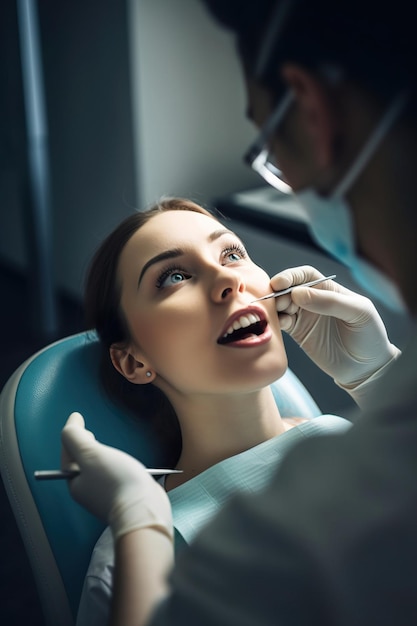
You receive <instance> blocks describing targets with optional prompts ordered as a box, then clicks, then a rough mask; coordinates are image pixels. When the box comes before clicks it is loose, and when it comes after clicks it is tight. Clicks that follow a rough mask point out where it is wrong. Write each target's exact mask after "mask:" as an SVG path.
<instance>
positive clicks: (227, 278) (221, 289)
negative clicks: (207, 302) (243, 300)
mask: <svg viewBox="0 0 417 626" xmlns="http://www.w3.org/2000/svg"><path fill="white" fill-rule="evenodd" d="M244 290H245V283H244V281H243V279H242V276H241V275H240V273H239V272H237V271H236V270H233V269H229V268H228V267H226V266H224V265H222V266H219V267H218V268H217V270H216V272H215V275H214V278H213V283H212V289H211V296H212V299H213V300H214V301H215V302H223V301H225V300H227V299H229V298H231V297H233V296H234V295H236V294H238V293H242V292H243V291H244Z"/></svg>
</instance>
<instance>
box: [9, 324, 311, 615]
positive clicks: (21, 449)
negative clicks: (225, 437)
mask: <svg viewBox="0 0 417 626" xmlns="http://www.w3.org/2000/svg"><path fill="white" fill-rule="evenodd" d="M272 388H273V392H274V396H275V399H276V402H277V404H278V406H279V408H280V411H281V415H283V416H291V415H292V416H294V415H297V416H302V417H308V418H311V417H315V416H317V415H319V414H320V409H319V408H318V406H317V405H316V403H315V402H314V400H313V399H312V398H311V396H310V394H309V393H308V391H307V390H306V389H305V387H304V386H303V385H302V384H301V382H300V381H299V380H298V378H297V377H296V376H295V375H294V374H293V373H292V372H291V371H290V370H288V371H287V373H286V374H285V376H283V377H282V378H281V379H280V380H279V381H277V382H276V383H274V384H273V385H272ZM73 411H79V412H80V413H82V414H83V415H84V417H85V419H86V424H87V427H88V428H89V429H91V430H92V431H93V432H94V433H95V434H96V437H97V439H99V440H100V441H102V442H103V443H108V444H111V445H113V446H116V447H118V448H121V449H122V450H125V451H126V452H128V453H130V454H132V455H133V456H135V457H136V458H138V459H140V460H141V461H142V462H143V463H144V464H145V465H147V466H149V467H152V466H153V467H158V465H159V466H161V463H162V462H163V461H162V458H161V452H160V450H159V448H158V444H157V442H156V441H155V440H154V438H153V435H152V432H151V431H150V429H149V428H148V427H147V426H146V424H145V423H144V422H143V421H140V420H135V419H134V418H132V417H131V416H130V415H128V414H125V413H124V412H123V410H121V409H120V407H117V406H115V405H114V404H113V403H112V402H111V401H110V400H109V399H108V397H106V394H104V393H103V391H102V389H101V384H100V379H99V344H98V341H97V338H96V336H95V335H94V333H91V332H86V333H80V334H78V335H73V336H70V337H67V338H64V339H61V340H59V341H57V342H55V343H53V344H51V345H49V346H47V347H46V348H44V349H43V350H41V351H40V352H38V353H37V354H35V355H34V356H33V357H31V358H30V359H28V360H27V361H26V362H25V363H24V364H23V365H21V367H20V368H19V369H18V370H16V372H15V373H14V374H13V375H12V376H11V378H10V379H9V381H8V382H7V383H6V385H5V387H4V389H3V390H2V393H1V396H0V469H1V474H2V478H3V481H4V484H5V487H6V491H7V493H8V497H9V500H10V503H11V506H12V509H13V511H14V514H15V517H16V521H17V524H18V527H19V529H20V533H21V535H22V539H23V541H24V544H25V548H26V551H27V554H28V557H29V559H30V563H31V566H32V569H33V573H34V578H35V581H36V584H37V589H38V593H39V597H40V600H41V604H42V607H43V611H44V615H45V626H73V625H74V623H75V617H76V613H77V608H78V603H79V598H80V593H81V589H82V585H83V580H84V576H85V572H86V570H87V567H88V564H89V560H90V555H91V552H92V549H93V547H94V544H95V542H96V541H97V539H98V537H99V536H100V534H101V532H102V530H103V524H102V523H100V522H99V521H98V520H97V519H95V518H94V517H93V516H92V515H90V514H89V513H87V512H86V511H85V510H84V509H82V508H81V507H80V506H78V505H77V504H76V503H75V502H74V501H73V500H72V499H71V497H70V495H69V493H68V489H67V486H66V484H65V482H64V481H36V480H35V479H34V477H33V473H34V471H35V470H38V469H53V468H59V466H60V432H61V429H62V427H63V425H64V423H65V421H66V419H67V417H68V415H69V414H70V413H71V412H73Z"/></svg>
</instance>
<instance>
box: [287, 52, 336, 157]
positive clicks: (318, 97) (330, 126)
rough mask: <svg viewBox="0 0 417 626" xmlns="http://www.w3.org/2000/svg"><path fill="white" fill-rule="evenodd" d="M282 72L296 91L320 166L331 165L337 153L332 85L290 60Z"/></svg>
mask: <svg viewBox="0 0 417 626" xmlns="http://www.w3.org/2000/svg"><path fill="white" fill-rule="evenodd" d="M281 73H282V77H283V79H284V80H285V82H286V83H287V85H288V86H289V88H290V89H291V91H292V92H293V93H294V95H295V100H296V103H297V106H298V108H299V111H300V114H301V117H302V120H303V122H304V128H305V129H306V132H307V133H308V134H309V136H310V141H311V145H312V146H313V147H314V152H315V158H316V162H317V164H318V165H319V167H329V166H330V165H331V164H332V160H333V157H334V154H333V150H334V145H335V134H336V131H337V124H336V111H335V108H334V103H333V101H332V98H331V97H330V93H329V90H328V88H327V87H326V85H325V83H323V81H322V80H320V78H318V77H317V76H316V75H315V74H313V73H312V72H310V71H308V70H307V69H305V68H304V67H302V66H300V65H296V64H292V63H287V64H285V65H284V66H283V68H282V70H281Z"/></svg>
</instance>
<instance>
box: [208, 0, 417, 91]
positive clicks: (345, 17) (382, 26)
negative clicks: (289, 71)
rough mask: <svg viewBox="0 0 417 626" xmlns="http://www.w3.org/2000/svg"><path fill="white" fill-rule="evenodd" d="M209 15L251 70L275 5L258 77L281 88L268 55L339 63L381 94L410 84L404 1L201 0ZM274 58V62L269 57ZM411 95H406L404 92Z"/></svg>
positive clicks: (414, 55)
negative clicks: (272, 32)
mask: <svg viewBox="0 0 417 626" xmlns="http://www.w3.org/2000/svg"><path fill="white" fill-rule="evenodd" d="M203 2H204V4H205V5H206V6H207V8H208V10H209V11H210V12H211V14H212V15H213V17H214V18H215V19H216V20H217V21H219V22H220V23H221V24H222V25H223V26H225V27H226V28H228V29H230V30H232V31H233V32H234V33H235V35H236V40H237V45H238V49H239V53H240V55H241V57H242V60H243V61H244V63H245V65H246V66H247V67H248V68H249V70H253V69H254V64H255V63H256V60H257V58H258V54H259V51H260V49H261V45H262V44H263V43H264V42H265V34H266V31H267V27H268V25H269V24H270V23H272V22H273V21H274V18H275V17H276V16H277V11H280V10H281V11H282V12H283V15H284V18H283V19H282V20H281V21H280V23H281V28H278V29H277V35H276V37H275V41H274V44H273V46H272V48H271V55H270V59H271V61H272V63H269V64H268V65H267V66H266V68H265V73H264V75H263V76H261V77H259V78H260V80H261V82H263V83H264V84H265V86H267V87H268V88H269V89H271V90H272V92H277V91H278V94H279V96H281V94H282V89H283V87H282V84H281V83H280V79H279V77H278V76H277V73H276V61H277V60H279V61H280V62H286V61H292V62H297V63H300V64H303V65H304V66H306V67H309V68H310V69H312V70H314V69H318V68H319V67H321V66H323V65H338V66H340V67H342V69H343V70H344V72H345V76H346V78H347V79H349V80H351V81H353V82H358V83H360V84H361V85H362V86H363V87H367V88H369V89H372V90H373V91H374V92H375V93H376V95H378V96H379V97H380V98H383V99H387V98H390V99H391V98H392V97H393V95H396V92H397V91H398V90H400V89H403V88H404V87H408V88H409V89H410V90H411V91H412V92H414V90H415V81H416V60H417V50H416V37H415V33H413V30H414V24H415V20H414V17H413V13H414V7H413V3H410V2H409V0H398V1H397V2H396V3H395V7H393V6H392V4H391V3H389V2H380V1H379V2H376V1H375V0H346V1H345V2H343V1H341V2H336V1H335V0H257V2H247V3H242V2H240V0H203ZM274 61H275V62H274ZM412 95H414V94H413V93H412Z"/></svg>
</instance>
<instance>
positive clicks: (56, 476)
mask: <svg viewBox="0 0 417 626" xmlns="http://www.w3.org/2000/svg"><path fill="white" fill-rule="evenodd" d="M146 471H147V472H148V474H151V476H163V475H164V474H182V470H176V469H150V468H148V467H147V468H146ZM79 473H80V470H75V469H74V470H37V471H35V472H33V475H34V477H35V478H36V480H61V479H66V480H68V479H70V478H75V476H78V474H79Z"/></svg>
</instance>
